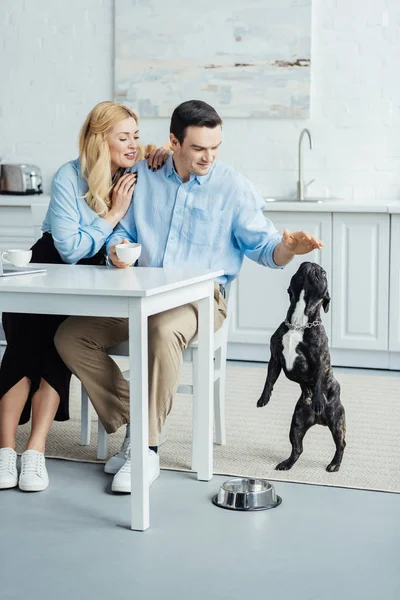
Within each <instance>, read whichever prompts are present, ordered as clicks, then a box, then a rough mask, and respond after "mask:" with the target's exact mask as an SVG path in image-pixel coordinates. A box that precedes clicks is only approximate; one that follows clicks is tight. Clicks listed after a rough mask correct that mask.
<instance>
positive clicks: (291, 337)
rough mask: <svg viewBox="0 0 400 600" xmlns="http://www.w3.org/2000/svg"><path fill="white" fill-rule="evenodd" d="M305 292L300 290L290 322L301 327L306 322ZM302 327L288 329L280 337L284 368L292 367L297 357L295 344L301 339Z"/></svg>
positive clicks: (290, 368)
mask: <svg viewBox="0 0 400 600" xmlns="http://www.w3.org/2000/svg"><path fill="white" fill-rule="evenodd" d="M304 295H305V292H304V290H301V292H300V296H299V299H298V301H297V304H296V308H295V309H294V312H293V315H292V319H291V323H292V325H297V326H299V327H303V326H304V325H305V324H306V323H307V317H306V314H305V308H306V303H305V300H304ZM303 334H304V329H301V330H296V329H289V331H288V332H287V333H285V335H284V336H283V338H282V344H283V357H284V359H285V363H286V368H287V370H288V371H291V370H292V369H293V365H294V361H295V360H296V357H297V346H298V345H299V344H300V342H302V341H303Z"/></svg>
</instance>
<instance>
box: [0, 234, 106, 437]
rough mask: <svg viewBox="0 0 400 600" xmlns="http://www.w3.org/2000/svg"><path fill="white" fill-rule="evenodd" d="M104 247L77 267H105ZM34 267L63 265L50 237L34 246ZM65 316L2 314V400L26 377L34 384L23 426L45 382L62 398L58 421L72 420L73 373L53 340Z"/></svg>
mask: <svg viewBox="0 0 400 600" xmlns="http://www.w3.org/2000/svg"><path fill="white" fill-rule="evenodd" d="M105 259H106V256H105V247H103V248H102V249H101V250H100V251H99V252H98V253H97V254H96V255H95V256H93V257H92V258H87V259H82V260H80V261H79V262H78V264H84V265H88V264H89V265H105V264H106V260H105ZM32 262H33V263H52V264H63V263H64V261H63V260H62V258H61V256H60V255H59V253H58V251H57V249H56V248H55V246H54V241H53V238H52V236H51V234H50V233H44V234H43V236H42V237H41V238H40V239H39V240H38V241H37V242H36V243H35V244H34V245H33V246H32ZM66 318H67V316H64V315H31V314H19V313H18V314H17V313H3V328H4V332H5V334H6V340H7V347H6V351H5V353H4V356H3V360H2V362H1V365H0V399H1V398H2V397H3V396H4V394H6V393H7V392H8V390H10V389H11V388H12V387H13V386H14V385H15V384H16V383H18V382H19V381H20V380H21V379H22V378H23V377H28V378H29V379H30V381H31V388H30V392H29V396H28V398H27V402H26V404H25V407H24V410H23V411H22V414H21V418H20V421H19V423H20V425H22V424H24V423H27V422H28V421H29V419H30V415H31V400H32V396H33V395H34V393H35V392H36V391H37V390H38V388H39V385H40V380H41V379H44V380H45V381H47V383H48V384H49V385H51V387H52V388H53V389H55V391H56V392H57V393H58V395H59V396H60V404H59V406H58V410H57V414H56V416H55V419H56V421H66V420H67V419H69V385H70V380H71V371H70V370H69V369H68V367H66V366H65V364H64V363H63V361H62V360H61V358H60V356H59V354H58V352H57V350H56V347H55V345H54V336H55V333H56V331H57V329H58V327H59V326H60V324H61V323H62V322H63V321H64V320H65V319H66Z"/></svg>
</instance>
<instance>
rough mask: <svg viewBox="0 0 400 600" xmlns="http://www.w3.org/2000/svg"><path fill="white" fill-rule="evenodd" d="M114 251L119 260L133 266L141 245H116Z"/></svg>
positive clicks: (139, 253)
mask: <svg viewBox="0 0 400 600" xmlns="http://www.w3.org/2000/svg"><path fill="white" fill-rule="evenodd" d="M115 251H116V253H117V256H118V258H119V260H121V261H122V262H124V263H128V264H130V265H134V264H135V262H136V261H137V259H138V258H139V256H140V255H141V252H142V246H141V244H136V243H132V244H116V246H115Z"/></svg>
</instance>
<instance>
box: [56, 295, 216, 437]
mask: <svg viewBox="0 0 400 600" xmlns="http://www.w3.org/2000/svg"><path fill="white" fill-rule="evenodd" d="M225 318H226V304H225V300H224V298H223V296H222V294H220V292H219V289H218V287H215V290H214V329H215V331H217V330H218V329H219V328H220V327H221V325H222V323H223V322H224V320H225ZM197 319H198V312H197V306H196V303H193V304H186V305H184V306H179V307H177V308H173V309H171V310H168V311H166V312H163V313H159V314H157V315H152V316H151V317H149V320H148V364H149V446H158V435H159V432H160V431H161V429H162V426H163V425H164V422H165V419H166V418H167V416H168V414H169V413H170V411H171V408H172V402H173V399H174V395H175V393H176V390H177V388H178V385H179V379H180V372H181V366H182V352H183V351H184V350H185V349H186V348H187V346H188V345H189V343H190V341H191V340H192V339H193V338H194V336H195V335H196V333H197ZM127 339H128V319H117V318H112V317H110V318H103V317H69V318H68V319H66V320H65V321H64V322H63V323H62V324H61V326H60V327H59V329H58V331H57V333H56V336H55V338H54V341H55V345H56V348H57V350H58V353H59V354H60V356H61V358H62V359H63V361H64V362H65V364H66V365H67V366H68V367H69V368H70V369H71V371H72V373H74V374H75V375H76V376H77V377H78V378H79V379H80V380H81V382H82V384H83V386H84V388H85V390H86V392H87V394H88V396H89V398H90V400H91V402H92V404H93V406H94V408H95V410H96V412H97V414H98V416H99V419H100V420H101V422H102V423H103V425H104V428H105V430H106V431H107V432H108V433H113V432H114V431H116V430H117V429H119V428H120V427H121V425H123V424H124V423H129V421H130V417H129V385H128V383H127V382H126V381H125V379H124V378H123V376H122V373H121V371H120V369H119V368H118V366H117V365H116V363H115V362H114V361H113V360H112V358H111V357H110V356H108V354H107V352H106V350H107V348H110V347H111V346H114V345H115V344H118V343H120V342H123V341H126V340H127ZM132 418H134V415H133V416H132Z"/></svg>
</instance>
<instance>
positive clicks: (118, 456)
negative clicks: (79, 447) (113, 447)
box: [104, 424, 131, 475]
mask: <svg viewBox="0 0 400 600" xmlns="http://www.w3.org/2000/svg"><path fill="white" fill-rule="evenodd" d="M130 443H131V438H130V427H129V424H128V425H127V426H126V436H125V439H124V441H123V444H122V446H121V450H119V451H118V452H116V453H115V454H114V455H113V456H112V457H111V458H109V459H108V461H107V462H106V464H105V465H104V472H105V473H108V474H110V475H115V473H118V471H119V470H120V469H121V468H122V467H123V466H124V464H125V462H126V458H127V452H128V451H129V447H130Z"/></svg>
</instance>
